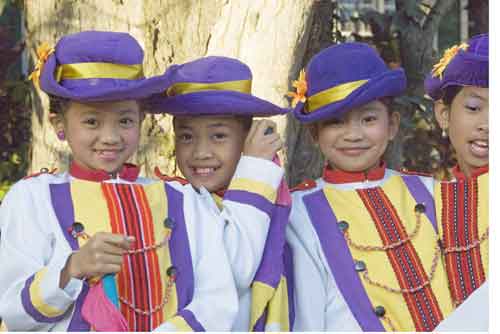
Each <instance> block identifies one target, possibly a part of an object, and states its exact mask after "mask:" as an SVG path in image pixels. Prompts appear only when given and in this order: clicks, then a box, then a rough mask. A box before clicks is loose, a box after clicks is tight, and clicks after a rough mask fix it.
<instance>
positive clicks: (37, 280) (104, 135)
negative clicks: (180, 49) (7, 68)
mask: <svg viewBox="0 0 500 334" xmlns="http://www.w3.org/2000/svg"><path fill="white" fill-rule="evenodd" d="M39 57H40V60H39V63H38V66H37V69H36V71H35V72H34V74H33V75H32V78H33V79H34V80H35V83H37V84H38V82H39V84H40V88H41V89H42V90H43V91H44V92H46V93H48V94H49V97H50V99H51V108H52V111H53V112H55V116H53V118H52V123H53V125H54V128H55V131H56V133H57V137H58V138H59V139H61V140H67V142H68V144H69V146H70V148H71V151H72V162H71V166H70V169H69V172H66V173H61V174H52V173H47V171H44V172H43V173H41V174H40V175H35V176H32V177H29V178H27V179H25V180H21V181H19V182H18V183H16V184H15V185H14V186H13V187H12V189H11V190H10V191H9V193H8V194H7V196H6V198H5V200H4V202H3V203H2V207H1V209H0V225H1V226H2V243H1V245H0V263H1V264H2V272H1V274H0V316H1V317H2V318H3V320H4V321H5V323H6V325H7V327H8V329H9V330H38V331H49V330H54V331H72V330H76V331H88V330H97V331H124V330H125V331H127V330H130V331H151V330H152V329H155V328H156V327H158V326H159V325H160V324H162V326H161V328H162V329H167V330H203V329H207V330H208V329H212V330H214V329H218V330H227V329H229V328H230V325H231V323H232V321H233V318H234V316H235V314H236V308H237V304H236V291H235V288H234V284H233V281H232V276H231V271H230V267H229V263H228V261H227V258H226V254H225V250H224V248H223V247H222V246H221V244H222V229H221V228H219V227H218V226H220V222H219V221H218V219H219V218H218V217H217V216H215V215H211V214H210V210H208V209H205V208H204V207H203V206H202V203H201V202H200V201H198V200H197V197H196V196H195V193H193V192H190V191H189V189H186V188H183V187H182V186H181V185H180V184H179V183H176V182H172V183H168V184H164V183H161V182H153V181H152V180H148V179H143V178H140V177H138V174H139V168H138V167H136V166H134V165H131V164H127V163H126V161H127V160H128V159H129V158H130V157H131V156H132V154H134V152H135V151H136V150H137V146H138V143H139V134H140V125H141V121H142V119H143V113H142V111H141V102H140V101H141V100H143V99H145V98H147V97H148V96H149V95H151V94H154V93H158V92H160V91H162V90H163V89H164V87H165V86H167V78H166V77H165V76H159V77H153V78H150V79H145V78H144V76H143V73H142V61H143V51H142V49H141V47H140V46H139V44H138V43H137V41H136V40H135V39H133V38H132V37H131V36H130V35H128V34H126V33H115V32H99V31H87V32H81V33H77V34H73V35H68V36H65V37H63V38H61V39H60V40H59V42H58V43H57V45H56V47H55V49H50V48H48V47H47V46H45V47H44V48H42V49H41V50H39ZM202 222H203V224H202ZM214 273H216V275H214Z"/></svg>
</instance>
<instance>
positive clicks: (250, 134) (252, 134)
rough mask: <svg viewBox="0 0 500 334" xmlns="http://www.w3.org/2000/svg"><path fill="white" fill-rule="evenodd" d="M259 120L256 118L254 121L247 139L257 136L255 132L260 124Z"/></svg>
mask: <svg viewBox="0 0 500 334" xmlns="http://www.w3.org/2000/svg"><path fill="white" fill-rule="evenodd" d="M259 122H260V121H259V120H256V119H254V120H253V121H252V126H251V127H250V130H249V131H248V134H247V138H246V141H249V140H250V139H251V138H253V137H254V136H255V132H256V130H257V127H258V125H259Z"/></svg>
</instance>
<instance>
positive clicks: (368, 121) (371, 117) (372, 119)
mask: <svg viewBox="0 0 500 334" xmlns="http://www.w3.org/2000/svg"><path fill="white" fill-rule="evenodd" d="M376 120H377V117H376V116H372V115H370V116H365V117H363V122H365V123H370V122H374V121H376Z"/></svg>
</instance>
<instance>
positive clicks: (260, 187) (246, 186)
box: [228, 178, 276, 203]
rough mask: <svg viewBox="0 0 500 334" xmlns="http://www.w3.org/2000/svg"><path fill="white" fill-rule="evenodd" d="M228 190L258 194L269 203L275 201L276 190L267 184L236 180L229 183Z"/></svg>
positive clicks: (243, 179)
mask: <svg viewBox="0 0 500 334" xmlns="http://www.w3.org/2000/svg"><path fill="white" fill-rule="evenodd" d="M228 190H243V191H248V192H251V193H256V194H259V195H261V196H263V197H265V198H266V199H267V200H268V201H270V202H271V203H274V201H275V200H276V190H275V189H274V188H273V187H271V186H270V185H269V184H267V183H263V182H258V181H255V180H250V179H245V178H237V179H233V180H232V181H231V184H229V188H228Z"/></svg>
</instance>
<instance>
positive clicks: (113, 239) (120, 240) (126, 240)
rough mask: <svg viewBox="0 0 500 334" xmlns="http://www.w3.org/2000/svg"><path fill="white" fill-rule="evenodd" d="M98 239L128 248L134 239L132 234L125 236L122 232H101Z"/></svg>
mask: <svg viewBox="0 0 500 334" xmlns="http://www.w3.org/2000/svg"><path fill="white" fill-rule="evenodd" d="M100 241H102V242H105V243H108V244H112V245H115V246H117V247H120V248H122V249H126V250H128V249H130V246H131V245H132V243H133V242H134V241H135V238H134V237H133V236H125V235H122V234H114V233H102V234H101V237H100Z"/></svg>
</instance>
